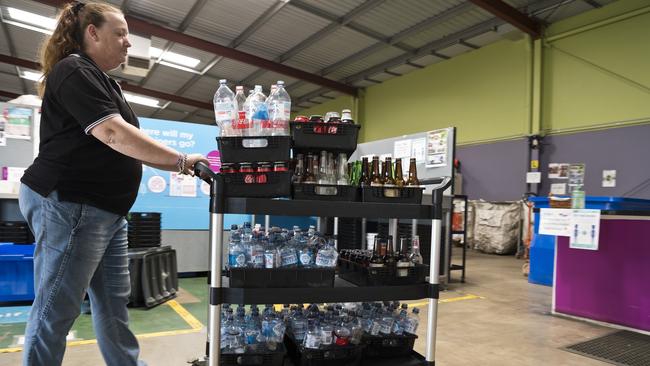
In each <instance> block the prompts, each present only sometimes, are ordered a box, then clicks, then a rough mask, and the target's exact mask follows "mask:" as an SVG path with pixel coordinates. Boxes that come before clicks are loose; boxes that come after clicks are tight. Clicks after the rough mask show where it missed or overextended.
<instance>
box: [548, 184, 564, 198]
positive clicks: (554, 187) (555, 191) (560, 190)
mask: <svg viewBox="0 0 650 366" xmlns="http://www.w3.org/2000/svg"><path fill="white" fill-rule="evenodd" d="M551 194H552V195H558V196H561V195H564V194H566V183H553V184H551Z"/></svg>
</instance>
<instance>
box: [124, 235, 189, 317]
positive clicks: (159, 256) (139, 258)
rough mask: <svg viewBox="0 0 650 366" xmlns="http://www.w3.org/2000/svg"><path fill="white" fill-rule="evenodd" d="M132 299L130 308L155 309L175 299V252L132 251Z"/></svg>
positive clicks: (151, 249) (167, 250)
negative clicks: (154, 307)
mask: <svg viewBox="0 0 650 366" xmlns="http://www.w3.org/2000/svg"><path fill="white" fill-rule="evenodd" d="M128 256H129V272H130V273H131V295H130V296H129V306H134V307H142V306H144V307H147V308H150V307H153V306H156V305H159V304H162V303H163V302H165V301H167V300H169V299H173V298H174V297H176V292H177V291H178V271H177V264H176V250H174V249H172V248H171V247H169V246H165V247H160V248H148V249H139V248H133V249H129V252H128Z"/></svg>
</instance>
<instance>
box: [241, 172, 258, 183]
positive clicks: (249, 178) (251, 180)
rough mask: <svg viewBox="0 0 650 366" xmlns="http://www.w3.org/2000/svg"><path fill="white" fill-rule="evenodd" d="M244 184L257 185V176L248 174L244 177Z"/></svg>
mask: <svg viewBox="0 0 650 366" xmlns="http://www.w3.org/2000/svg"><path fill="white" fill-rule="evenodd" d="M244 183H246V184H253V183H255V175H254V174H246V175H244Z"/></svg>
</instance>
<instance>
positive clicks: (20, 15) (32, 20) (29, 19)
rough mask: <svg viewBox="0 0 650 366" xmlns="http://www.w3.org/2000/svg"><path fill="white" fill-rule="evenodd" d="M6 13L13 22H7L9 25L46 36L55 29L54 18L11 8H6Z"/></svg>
mask: <svg viewBox="0 0 650 366" xmlns="http://www.w3.org/2000/svg"><path fill="white" fill-rule="evenodd" d="M7 12H8V13H9V17H10V18H11V19H12V20H14V21H13V22H11V21H8V23H9V24H13V25H16V26H19V27H23V28H27V29H31V30H35V31H37V32H41V33H47V34H52V31H53V30H54V28H56V19H55V18H50V17H46V16H43V15H38V14H36V13H32V12H29V11H25V10H20V9H16V8H11V7H8V8H7Z"/></svg>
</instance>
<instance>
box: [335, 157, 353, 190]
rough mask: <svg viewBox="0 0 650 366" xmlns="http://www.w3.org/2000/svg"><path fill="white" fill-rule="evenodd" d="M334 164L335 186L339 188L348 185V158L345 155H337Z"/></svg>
mask: <svg viewBox="0 0 650 366" xmlns="http://www.w3.org/2000/svg"><path fill="white" fill-rule="evenodd" d="M336 164H337V174H336V184H337V185H340V186H346V185H348V184H350V177H349V176H348V156H347V155H346V154H345V153H339V157H338V159H337V161H336Z"/></svg>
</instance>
